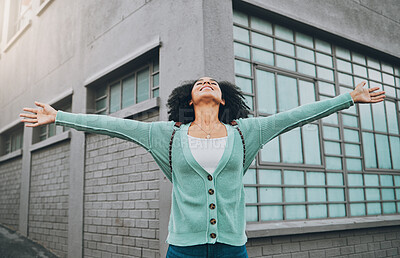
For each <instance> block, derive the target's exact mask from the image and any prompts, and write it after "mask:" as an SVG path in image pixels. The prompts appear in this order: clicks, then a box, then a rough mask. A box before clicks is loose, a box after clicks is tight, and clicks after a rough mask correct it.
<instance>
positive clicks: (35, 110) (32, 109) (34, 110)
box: [23, 108, 39, 113]
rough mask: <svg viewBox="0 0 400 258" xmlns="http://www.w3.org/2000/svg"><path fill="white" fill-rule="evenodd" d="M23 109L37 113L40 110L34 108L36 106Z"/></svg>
mask: <svg viewBox="0 0 400 258" xmlns="http://www.w3.org/2000/svg"><path fill="white" fill-rule="evenodd" d="M23 110H24V111H28V112H32V113H37V112H39V110H37V109H34V108H24V109H23Z"/></svg>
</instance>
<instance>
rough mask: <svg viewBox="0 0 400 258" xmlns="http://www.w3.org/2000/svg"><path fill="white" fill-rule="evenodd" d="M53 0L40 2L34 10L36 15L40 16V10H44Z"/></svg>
mask: <svg viewBox="0 0 400 258" xmlns="http://www.w3.org/2000/svg"><path fill="white" fill-rule="evenodd" d="M52 1H53V0H47V1H46V2H44V3H42V4H41V5H40V6H39V7H38V9H37V10H36V15H37V16H40V15H41V14H42V12H43V11H44V10H46V8H47V7H48V6H49V4H50V3H51V2H52Z"/></svg>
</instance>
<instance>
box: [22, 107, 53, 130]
mask: <svg viewBox="0 0 400 258" xmlns="http://www.w3.org/2000/svg"><path fill="white" fill-rule="evenodd" d="M35 105H36V106H38V107H41V108H39V109H34V108H24V109H23V110H24V111H28V112H32V113H34V114H27V113H21V114H19V116H20V117H25V118H29V119H22V120H21V122H26V123H30V124H25V126H26V127H36V126H40V125H45V124H51V123H54V122H55V121H56V115H57V110H55V109H54V108H53V107H52V106H50V105H49V104H44V103H40V102H37V101H35Z"/></svg>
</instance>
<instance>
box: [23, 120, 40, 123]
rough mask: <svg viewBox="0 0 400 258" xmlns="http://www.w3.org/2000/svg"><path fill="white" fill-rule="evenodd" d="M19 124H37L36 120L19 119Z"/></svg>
mask: <svg viewBox="0 0 400 258" xmlns="http://www.w3.org/2000/svg"><path fill="white" fill-rule="evenodd" d="M21 122H24V123H37V122H38V120H37V119H21Z"/></svg>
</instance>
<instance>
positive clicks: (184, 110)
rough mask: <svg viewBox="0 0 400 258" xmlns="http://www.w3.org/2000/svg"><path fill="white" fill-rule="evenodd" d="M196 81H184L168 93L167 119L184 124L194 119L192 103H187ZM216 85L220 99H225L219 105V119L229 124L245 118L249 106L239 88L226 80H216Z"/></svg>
mask: <svg viewBox="0 0 400 258" xmlns="http://www.w3.org/2000/svg"><path fill="white" fill-rule="evenodd" d="M196 81H197V80H193V81H185V82H184V83H183V84H182V85H181V86H179V87H177V88H175V89H174V90H173V91H172V93H171V95H169V98H168V102H167V107H168V108H169V110H168V114H169V116H168V120H170V121H175V122H182V123H184V124H187V123H190V122H192V121H194V119H195V115H194V108H193V105H189V102H190V100H191V99H192V89H193V86H194V84H195V82H196ZM218 85H219V87H220V89H221V92H222V99H224V100H225V105H220V106H219V112H218V118H219V120H220V121H221V122H223V123H225V124H229V123H230V122H231V121H233V120H235V119H238V118H247V117H248V115H249V109H250V108H249V106H247V105H246V103H245V101H244V100H245V99H244V96H243V94H242V92H241V90H240V88H239V87H238V86H236V85H234V84H232V83H230V82H228V81H222V82H218Z"/></svg>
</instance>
